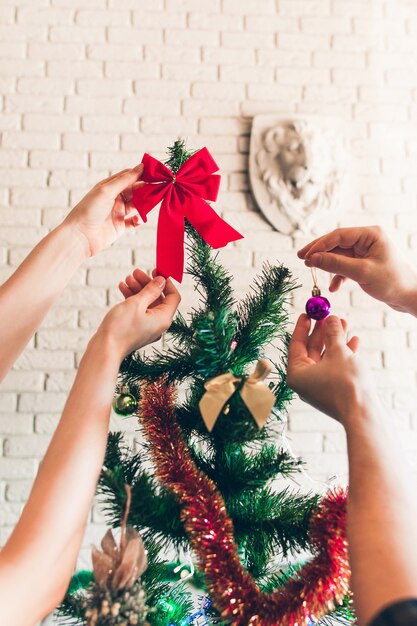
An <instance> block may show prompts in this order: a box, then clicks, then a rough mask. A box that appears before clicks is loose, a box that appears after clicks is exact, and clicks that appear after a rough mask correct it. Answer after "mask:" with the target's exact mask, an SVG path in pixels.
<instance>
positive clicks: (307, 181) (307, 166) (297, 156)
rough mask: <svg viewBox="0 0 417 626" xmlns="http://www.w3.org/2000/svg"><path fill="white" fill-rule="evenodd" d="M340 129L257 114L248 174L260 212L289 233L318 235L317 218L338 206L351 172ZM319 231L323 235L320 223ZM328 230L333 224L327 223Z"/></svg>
mask: <svg viewBox="0 0 417 626" xmlns="http://www.w3.org/2000/svg"><path fill="white" fill-rule="evenodd" d="M345 162H346V153H345V148H344V142H343V140H342V139H341V136H340V132H338V129H337V127H335V126H334V125H332V124H328V123H325V120H324V121H320V120H317V119H316V118H300V119H297V118H294V119H288V118H282V117H277V116H274V115H258V116H256V117H255V118H254V120H253V126H252V133H251V145H250V160H249V171H250V181H251V186H252V190H253V194H254V196H255V200H256V202H257V204H258V205H259V208H260V209H261V211H262V212H263V214H264V216H265V217H266V219H267V220H268V221H269V222H270V223H271V224H272V226H273V227H274V228H275V229H276V230H278V231H280V232H282V233H284V234H286V235H292V234H295V233H297V232H301V233H304V234H315V225H316V223H317V220H318V218H319V217H320V216H321V218H323V217H324V216H325V214H326V213H327V214H328V217H330V216H331V212H334V211H335V209H336V208H337V205H338V196H339V188H340V183H341V179H342V177H343V174H344V172H345V169H346V164H345ZM320 222H321V225H320V226H319V230H320V231H322V230H323V219H320ZM327 225H328V224H327Z"/></svg>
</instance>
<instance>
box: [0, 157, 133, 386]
mask: <svg viewBox="0 0 417 626" xmlns="http://www.w3.org/2000/svg"><path fill="white" fill-rule="evenodd" d="M141 171H142V170H141V169H139V168H137V169H132V170H126V171H124V172H120V173H119V174H117V175H115V176H113V177H110V178H109V179H106V180H104V181H102V182H101V183H98V185H96V186H95V187H94V188H93V189H92V190H91V191H90V192H89V193H88V194H87V195H86V196H85V197H84V198H83V199H82V200H81V202H80V203H79V204H78V205H77V206H76V207H75V208H74V209H73V211H72V212H71V213H70V214H69V216H68V217H67V218H66V220H65V221H64V222H63V223H62V224H61V225H60V226H58V227H57V228H55V229H54V230H53V231H52V232H51V233H49V235H47V236H46V237H45V238H44V239H43V240H42V241H41V242H40V243H39V244H38V245H37V246H36V248H35V249H34V250H33V251H32V252H31V253H30V254H29V256H28V257H27V258H26V259H25V261H24V262H23V263H22V265H21V266H20V267H19V268H18V269H17V270H16V272H15V273H14V274H13V275H12V276H11V277H10V278H9V279H8V280H7V281H6V282H5V283H4V285H2V286H1V287H0V319H1V321H2V323H1V325H0V345H1V346H2V350H1V353H0V380H1V379H3V378H4V376H5V375H6V373H7V371H8V370H9V369H10V367H11V366H12V364H13V363H14V361H15V360H16V358H17V357H18V356H19V354H20V353H21V351H22V350H23V348H24V347H25V345H26V344H27V342H28V341H29V340H30V338H31V337H32V335H33V333H34V332H35V331H36V329H37V328H38V326H39V324H40V323H41V322H42V320H43V318H44V317H45V315H46V313H47V312H48V310H49V308H50V307H51V305H52V304H53V302H54V301H55V300H56V298H57V297H58V296H59V295H60V293H61V292H62V290H63V289H64V287H65V286H66V284H67V283H68V281H69V280H70V279H71V277H72V276H73V274H74V273H75V271H76V270H77V269H78V267H79V266H80V265H81V264H82V262H83V261H84V260H85V259H86V258H87V257H89V256H92V255H95V254H97V252H99V251H100V250H102V249H103V248H105V247H107V246H109V245H110V244H111V243H112V242H113V241H115V239H117V238H118V237H119V236H120V235H121V234H122V233H123V232H124V231H125V230H127V229H129V228H133V227H135V226H137V225H138V214H137V211H135V210H134V209H133V206H132V205H131V202H130V199H131V195H132V194H131V190H132V187H134V186H135V185H137V184H140V183H138V182H137V181H138V177H139V176H140V174H141ZM123 190H125V193H124V194H123V195H124V197H125V198H126V199H127V202H126V203H125V202H124V201H123V199H122V197H121V196H120V195H119V194H120V192H121V191H123Z"/></svg>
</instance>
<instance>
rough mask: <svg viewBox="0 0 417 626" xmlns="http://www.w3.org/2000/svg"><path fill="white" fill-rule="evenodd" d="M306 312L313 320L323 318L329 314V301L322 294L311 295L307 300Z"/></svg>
mask: <svg viewBox="0 0 417 626" xmlns="http://www.w3.org/2000/svg"><path fill="white" fill-rule="evenodd" d="M306 313H307V315H308V317H311V319H313V320H324V318H325V317H327V316H328V315H329V314H330V302H329V301H328V299H327V298H324V297H323V296H313V297H312V298H309V299H308V300H307V303H306Z"/></svg>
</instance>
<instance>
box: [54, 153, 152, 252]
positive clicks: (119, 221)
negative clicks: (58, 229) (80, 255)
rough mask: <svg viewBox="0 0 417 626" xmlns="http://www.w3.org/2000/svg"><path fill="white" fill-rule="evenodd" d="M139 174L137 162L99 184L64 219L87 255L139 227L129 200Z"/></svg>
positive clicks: (106, 246)
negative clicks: (130, 167)
mask: <svg viewBox="0 0 417 626" xmlns="http://www.w3.org/2000/svg"><path fill="white" fill-rule="evenodd" d="M142 172H143V165H142V163H140V164H139V165H137V166H136V167H134V168H133V169H126V170H123V171H121V172H118V173H117V174H114V175H113V176H110V177H109V178H105V179H104V180H102V181H100V182H99V183H97V185H95V186H94V187H93V188H92V189H91V190H90V191H89V192H88V193H87V195H85V196H84V198H83V199H82V200H81V201H80V202H79V203H78V204H77V205H76V206H75V207H74V208H73V210H72V211H71V213H69V215H68V216H67V217H66V219H65V220H64V224H66V225H68V226H71V227H72V228H73V230H74V232H75V234H76V235H77V236H79V237H80V238H81V240H82V243H83V245H84V246H85V249H86V254H87V256H94V255H95V254H97V253H98V252H100V251H101V250H103V249H104V248H108V247H109V246H110V245H111V244H112V243H113V242H114V241H116V239H118V238H119V237H120V236H121V235H123V233H125V232H126V231H128V230H132V229H133V228H135V227H136V226H138V225H139V214H138V212H137V210H136V208H135V207H134V205H133V203H132V197H133V192H134V191H135V189H137V187H139V186H140V185H142V184H143V183H142V182H141V181H140V177H141V175H142Z"/></svg>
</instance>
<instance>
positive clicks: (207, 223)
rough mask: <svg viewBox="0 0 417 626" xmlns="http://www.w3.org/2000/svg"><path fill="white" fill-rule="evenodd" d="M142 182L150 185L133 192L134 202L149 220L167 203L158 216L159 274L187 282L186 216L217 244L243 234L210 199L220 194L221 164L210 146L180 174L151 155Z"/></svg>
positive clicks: (195, 226)
mask: <svg viewBox="0 0 417 626" xmlns="http://www.w3.org/2000/svg"><path fill="white" fill-rule="evenodd" d="M142 163H143V165H144V170H143V176H142V180H143V181H144V182H145V183H148V184H146V185H143V186H142V187H139V188H138V189H136V191H135V192H134V194H133V204H134V205H135V207H136V209H137V210H138V212H139V215H140V216H141V218H142V219H143V221H144V222H146V219H147V217H146V216H147V214H148V213H149V211H151V210H152V209H153V208H154V207H155V206H156V205H157V204H159V203H160V202H161V201H162V204H161V210H160V213H159V219H158V234H157V246H156V268H157V272H158V274H161V275H162V276H165V277H166V278H168V276H172V277H173V278H175V280H177V281H178V282H181V280H182V275H183V271H184V219H185V218H187V220H188V221H189V222H190V223H191V224H192V226H194V228H195V229H196V231H197V232H198V233H199V234H200V235H201V236H202V238H203V239H204V241H206V242H207V243H208V244H209V245H210V246H212V248H221V247H223V246H225V245H226V244H228V243H229V242H230V241H236V240H237V239H242V237H243V235H241V234H240V233H238V232H237V230H235V229H234V228H232V227H231V226H230V225H229V224H228V223H227V222H225V221H224V220H223V219H222V218H221V217H219V216H218V215H217V213H216V212H215V211H214V209H213V208H212V207H211V206H210V205H209V204H208V203H207V202H206V200H211V201H214V200H216V198H217V194H218V191H219V185H220V176H219V175H218V174H216V175H215V174H214V172H217V171H218V169H219V168H218V165H217V164H216V162H215V161H214V159H213V157H212V156H211V154H210V152H209V151H208V150H207V148H202V149H201V150H199V151H198V152H196V153H195V154H193V155H192V156H191V157H190V158H189V159H187V161H186V162H185V163H183V165H181V167H180V168H179V170H178V172H177V173H176V174H173V173H172V172H171V170H170V169H168V168H167V167H166V166H165V165H164V164H163V163H161V162H160V161H158V160H157V159H154V158H153V157H151V156H150V155H149V154H145V155H144V156H143V159H142Z"/></svg>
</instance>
